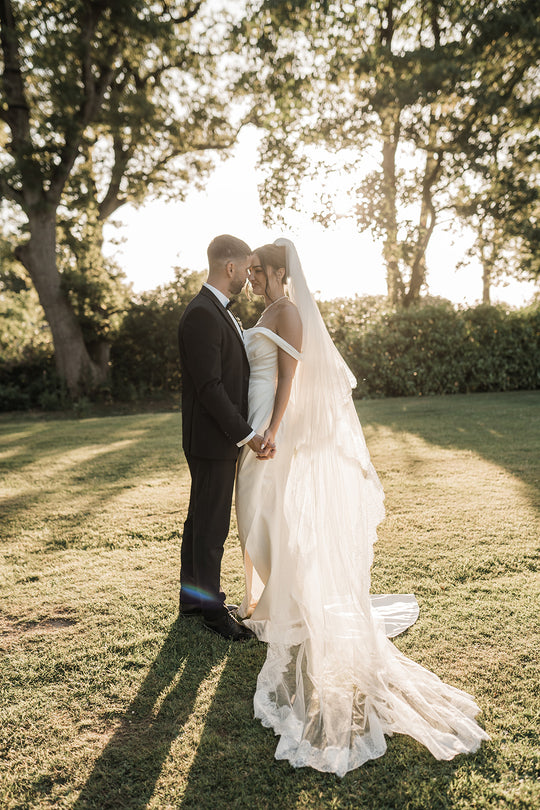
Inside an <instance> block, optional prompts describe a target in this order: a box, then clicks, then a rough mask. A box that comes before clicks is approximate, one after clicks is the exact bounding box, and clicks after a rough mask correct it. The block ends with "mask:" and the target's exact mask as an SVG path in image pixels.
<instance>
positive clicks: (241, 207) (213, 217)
mask: <svg viewBox="0 0 540 810" xmlns="http://www.w3.org/2000/svg"><path fill="white" fill-rule="evenodd" d="M257 142H258V135H257V132H256V130H255V129H253V128H251V129H249V128H248V129H246V130H245V131H244V132H243V133H242V135H241V137H240V139H239V142H238V144H237V147H236V149H235V153H234V155H233V156H232V157H231V158H229V159H228V160H226V161H223V162H222V163H220V164H218V166H217V168H216V170H215V171H214V173H213V175H212V176H211V177H210V179H209V181H208V183H207V186H206V189H205V190H204V191H202V192H197V191H193V192H192V193H190V195H189V196H188V198H187V200H186V201H185V202H184V203H175V202H162V201H152V202H148V203H147V204H146V205H144V206H143V207H141V208H139V209H138V210H137V209H134V208H133V207H131V206H125V207H124V208H121V209H120V210H119V211H118V213H117V214H116V216H115V219H116V220H117V221H119V222H121V223H122V227H121V228H119V229H117V228H114V227H112V226H110V225H107V227H106V230H105V238H106V245H105V250H106V252H107V253H108V255H112V256H114V257H115V258H116V260H117V262H118V263H119V265H120V266H121V267H122V269H123V270H124V271H125V273H126V275H127V277H128V280H129V281H131V282H132V284H133V288H134V290H135V291H137V292H139V291H142V290H151V289H153V288H155V287H157V286H158V285H160V284H165V283H166V282H168V281H170V280H172V278H173V268H174V267H185V268H188V269H189V270H197V271H199V270H205V269H206V266H207V265H206V247H207V245H208V243H209V242H210V241H211V240H212V238H213V237H214V236H217V235H218V234H220V233H231V234H233V235H234V236H238V237H240V238H242V239H244V240H245V241H246V242H247V243H248V244H249V245H250V246H252V247H253V248H256V247H257V246H260V245H262V244H265V243H266V242H273V241H274V239H277V237H278V236H287V237H288V238H290V239H293V240H294V242H295V244H296V247H297V249H298V253H299V255H300V259H301V261H302V265H303V267H304V272H305V273H306V276H307V279H308V283H309V285H310V287H311V290H312V291H313V292H315V293H318V294H319V297H321V298H323V299H330V298H336V297H339V296H353V295H355V294H358V295H366V294H371V295H377V294H385V293H386V285H385V271H384V267H383V263H382V260H381V256H380V245H379V244H378V243H376V242H374V240H373V238H372V237H371V235H370V234H368V233H364V234H359V233H358V232H357V230H356V228H355V226H354V223H353V222H352V221H349V220H341V221H340V222H339V224H338V225H336V226H334V227H332V228H328V229H325V228H323V226H322V225H318V224H316V223H313V222H311V220H310V218H309V216H308V215H306V216H302V215H300V214H297V213H294V212H291V213H290V215H287V217H286V220H287V223H288V226H289V227H288V230H287V231H286V232H284V231H283V230H282V229H280V228H274V229H272V230H268V229H267V228H265V227H264V226H263V224H262V219H263V217H262V211H261V207H260V204H259V198H258V191H257V184H258V183H259V182H261V180H262V176H260V175H257V172H256V171H255V162H256V151H257ZM118 237H121V238H122V239H123V240H124V241H123V243H122V244H120V245H115V244H113V242H114V240H115V239H118ZM470 239H471V237H470V236H468V237H467V236H462V237H457V236H456V235H455V234H454V235H451V234H448V233H446V232H445V231H443V230H442V229H440V230H436V231H435V232H434V234H433V237H432V240H431V244H430V248H429V251H428V256H427V259H428V283H429V291H430V293H431V294H432V295H440V296H443V297H445V298H449V299H451V300H452V301H454V302H456V303H462V304H474V303H477V302H478V301H479V300H480V298H481V294H482V279H481V271H480V267H479V266H478V265H474V264H471V265H469V266H468V267H464V268H461V269H459V270H456V265H457V264H458V262H459V261H460V260H461V259H462V258H463V256H464V253H465V251H466V249H467V247H468V245H469V244H470ZM453 242H454V244H453ZM533 293H534V285H532V284H527V283H519V282H512V283H511V284H510V285H508V286H507V287H500V288H499V289H494V290H493V295H492V298H493V301H494V302H495V301H504V302H506V303H508V304H511V305H513V306H521V305H523V304H524V303H526V302H527V301H528V300H530V299H531V297H532V295H533Z"/></svg>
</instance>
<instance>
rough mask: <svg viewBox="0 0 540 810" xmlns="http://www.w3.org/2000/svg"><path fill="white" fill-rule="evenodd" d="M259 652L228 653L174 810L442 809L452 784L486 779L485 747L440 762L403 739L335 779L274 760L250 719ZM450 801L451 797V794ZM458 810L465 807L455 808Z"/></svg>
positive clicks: (266, 734) (265, 734) (269, 738)
mask: <svg viewBox="0 0 540 810" xmlns="http://www.w3.org/2000/svg"><path fill="white" fill-rule="evenodd" d="M265 654H266V649H265V647H264V646H263V645H262V644H257V645H256V646H252V645H246V647H243V648H241V649H238V648H236V647H233V648H232V650H231V652H230V654H229V657H228V659H227V663H226V665H225V668H224V670H223V672H222V675H221V678H220V681H219V685H218V687H217V690H216V691H215V693H214V697H213V701H212V705H211V707H210V709H209V711H208V713H207V715H206V722H205V726H204V730H203V733H202V737H201V739H200V743H199V746H198V749H197V755H196V757H195V759H194V761H193V764H192V766H191V769H190V772H189V778H188V783H187V786H186V789H185V792H184V796H183V800H182V802H181V803H180V804H178V805H177V804H176V803H174V805H173V806H174V807H181V808H182V810H215V808H234V809H235V810H252V808H257V810H290V808H294V807H306V808H307V807H310V808H317V809H319V808H320V810H323V809H324V808H331V807H335V808H340V810H345V808H347V810H353V808H354V810H360V808H362V809H364V808H365V809H366V810H398V808H405V807H407V808H409V810H427V808H429V810H443V808H444V810H448V808H450V807H453V806H456V805H454V803H453V791H454V790H455V784H456V781H459V779H460V778H461V777H462V776H465V774H468V776H469V778H468V780H467V777H466V776H465V782H466V783H467V784H468V785H470V786H471V791H472V792H471V795H470V797H469V798H470V800H471V805H472V801H473V798H474V789H475V788H474V779H472V780H471V778H470V775H471V773H481V774H482V775H483V776H487V775H488V774H489V773H490V771H491V768H492V765H491V759H492V753H491V751H490V748H489V746H485V745H484V746H483V747H482V748H481V749H480V751H479V752H478V753H476V754H474V755H470V756H459V757H457V758H456V759H454V760H453V761H451V762H440V761H437V760H436V759H434V757H433V756H432V755H431V754H430V753H429V752H428V751H427V749H425V748H424V747H423V746H422V745H420V744H419V743H417V742H416V741H415V740H412V739H411V738H409V737H405V736H402V735H396V736H394V737H392V738H390V739H388V740H387V743H388V749H387V752H386V754H385V755H384V756H383V757H381V758H380V759H378V760H375V761H372V762H368V763H366V764H365V765H363V766H362V767H361V768H358V769H357V770H355V771H352V772H351V773H349V774H347V775H346V776H345V777H344V778H343V779H340V778H338V777H337V776H335V775H333V774H325V773H319V772H318V771H314V770H312V769H310V768H299V769H294V768H292V767H291V766H290V765H289V763H288V762H283V761H281V762H278V761H276V760H275V759H274V751H275V748H276V745H277V738H276V737H275V736H274V734H273V732H272V731H271V730H270V729H266V728H263V726H262V725H261V724H260V722H259V721H258V720H255V719H254V718H253V692H254V688H255V680H256V674H257V670H258V668H259V667H260V666H261V665H262V663H263V660H264V656H265ZM454 795H455V794H454ZM463 806H465V805H463Z"/></svg>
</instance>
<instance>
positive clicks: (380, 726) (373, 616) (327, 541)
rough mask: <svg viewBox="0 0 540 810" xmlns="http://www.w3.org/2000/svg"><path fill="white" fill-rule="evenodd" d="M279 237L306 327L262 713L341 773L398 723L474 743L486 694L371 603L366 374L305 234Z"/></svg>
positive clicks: (301, 754) (372, 519)
mask: <svg viewBox="0 0 540 810" xmlns="http://www.w3.org/2000/svg"><path fill="white" fill-rule="evenodd" d="M275 244H276V245H283V246H285V248H286V253H287V270H288V276H289V281H288V285H289V294H290V298H291V300H292V301H293V302H294V303H295V304H296V306H297V307H298V310H299V313H300V317H301V319H302V325H303V340H302V360H301V362H300V363H299V364H298V368H297V372H296V375H295V379H294V384H293V391H292V395H291V399H290V402H289V406H288V407H287V413H286V420H284V430H283V434H282V435H281V436H280V439H279V446H278V456H279V453H280V448H285V449H286V453H287V459H290V463H289V464H288V469H287V471H286V473H284V486H283V492H284V495H283V516H282V517H283V526H284V531H283V532H282V533H281V534H280V536H279V542H278V538H277V536H276V538H275V540H276V542H274V541H273V542H272V555H273V556H272V570H271V577H272V578H273V579H274V582H277V583H279V586H280V589H279V590H280V593H281V596H280V598H279V599H274V600H272V604H270V605H269V607H268V610H269V621H268V622H265V623H264V624H265V627H264V637H265V640H267V641H268V652H267V658H266V662H265V664H264V666H263V668H262V670H261V672H260V673H259V677H258V681H257V690H256V693H255V698H254V705H255V715H256V716H257V717H258V718H259V719H260V720H261V721H262V723H263V724H264V725H266V726H269V727H272V728H273V729H274V731H275V733H276V734H278V735H279V736H280V740H279V743H278V746H277V750H276V754H275V755H276V758H277V759H288V760H289V761H290V762H291V764H292V765H294V766H296V767H298V766H303V765H309V766H311V767H313V768H317V769H318V770H322V771H332V772H334V773H337V774H338V775H343V774H344V773H346V772H347V771H349V770H351V769H353V768H356V767H358V766H359V765H361V764H362V763H363V762H365V761H366V760H368V759H372V758H375V757H378V756H380V755H381V754H383V753H384V751H385V749H386V742H385V735H391V734H392V733H394V732H400V733H404V734H409V735H411V736H413V737H415V738H416V739H418V740H420V741H421V742H422V743H424V744H425V745H426V746H427V747H428V748H429V749H430V750H431V751H432V753H433V754H434V755H435V756H437V757H438V758H441V759H450V758H451V757H453V756H455V754H457V753H460V752H465V751H472V750H475V749H476V748H477V747H478V746H479V744H480V741H481V740H482V739H486V738H487V735H486V733H485V732H484V731H483V730H482V729H481V728H480V727H479V726H478V725H477V724H476V723H475V722H474V721H473V720H472V718H473V717H474V715H475V714H476V713H477V712H478V707H477V706H476V704H475V703H474V701H473V699H472V698H471V696H470V695H468V694H466V693H465V692H462V691H460V690H459V689H455V688H454V687H451V686H447V685H446V684H444V683H443V682H442V681H440V679H439V678H438V677H437V676H436V675H434V674H433V673H431V672H429V671H427V670H425V669H424V668H423V667H421V666H419V665H418V664H416V663H414V662H413V661H411V660H410V659H407V658H406V657H405V656H403V655H402V654H401V653H400V652H399V651H398V650H397V649H396V648H395V646H394V645H393V644H392V642H390V641H389V640H388V638H387V634H386V632H385V626H384V619H383V618H382V617H381V616H380V615H378V614H377V611H376V610H373V609H372V604H371V601H370V594H369V590H370V566H371V562H372V559H373V543H374V542H375V540H376V527H377V525H378V523H379V522H380V521H381V520H382V518H383V516H384V506H383V499H384V494H383V490H382V486H381V484H380V481H379V479H378V477H377V474H376V472H375V469H374V468H373V465H372V463H371V461H370V457H369V453H368V449H367V446H366V442H365V440H364V436H363V432H362V428H361V426H360V422H359V420H358V416H357V414H356V409H355V407H354V403H353V401H352V396H351V389H352V386H353V385H354V383H355V381H354V377H353V375H352V374H351V372H350V370H349V368H348V367H347V365H346V363H345V361H344V360H343V359H342V357H341V356H340V354H339V352H338V351H337V349H336V348H335V347H334V345H333V343H332V340H331V338H330V336H329V334H328V332H327V330H326V327H325V325H324V322H323V320H322V318H321V315H320V313H319V310H318V307H317V304H316V302H315V300H314V299H313V297H312V295H311V293H310V291H309V288H308V285H307V282H306V279H305V276H304V273H303V271H302V266H301V264H300V260H299V258H298V254H297V252H296V249H295V247H294V245H293V243H292V242H291V241H289V240H287V239H278V240H276V242H275ZM268 469H270V468H268ZM278 546H279V548H278ZM263 598H264V597H263ZM254 617H255V614H254ZM413 620H414V619H413ZM246 623H247V624H248V625H250V626H252V627H253V629H255V630H256V629H257V628H256V624H257V623H256V622H254V621H251V622H250V620H247V622H246ZM411 623H412V622H409V624H411Z"/></svg>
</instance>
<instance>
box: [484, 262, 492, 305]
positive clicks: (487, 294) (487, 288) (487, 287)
mask: <svg viewBox="0 0 540 810" xmlns="http://www.w3.org/2000/svg"><path fill="white" fill-rule="evenodd" d="M482 303H483V304H491V268H490V265H489V263H488V262H484V264H483V265H482Z"/></svg>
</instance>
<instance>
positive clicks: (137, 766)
mask: <svg viewBox="0 0 540 810" xmlns="http://www.w3.org/2000/svg"><path fill="white" fill-rule="evenodd" d="M202 635H203V634H202V633H201V634H198V633H197V632H196V620H190V621H189V622H186V621H185V620H184V621H183V622H182V621H178V620H177V621H176V622H175V623H174V624H173V626H172V628H171V630H170V633H169V635H168V636H167V638H166V640H165V643H164V644H163V647H162V648H161V650H160V652H159V655H158V657H157V658H156V660H155V661H154V663H153V664H152V666H151V668H150V670H149V672H148V675H147V676H146V678H145V680H144V682H143V684H142V685H141V688H140V689H139V692H138V693H137V695H136V697H135V699H134V700H133V702H132V703H131V705H130V706H129V707H128V709H127V711H126V712H125V714H124V715H123V717H122V718H121V724H120V727H119V728H118V729H117V731H116V732H115V733H114V735H113V737H112V739H111V740H110V742H109V743H108V744H107V746H106V747H105V749H104V751H103V753H102V754H101V756H100V757H99V759H98V760H97V762H96V764H95V766H94V769H93V771H92V773H91V774H90V776H89V778H88V780H87V782H86V784H85V785H84V787H83V789H82V791H81V793H80V794H79V797H78V799H77V801H76V803H75V804H74V807H75V808H77V810H90V809H92V810H108V808H110V810H120V808H129V810H137V808H143V807H146V805H147V803H148V802H149V800H150V798H151V796H152V794H153V792H154V789H155V785H156V781H157V779H158V778H159V775H160V773H161V770H162V767H163V763H164V762H165V760H166V758H167V756H168V754H169V750H170V747H171V744H172V743H173V742H174V740H175V739H176V738H177V737H178V736H179V735H181V733H182V729H183V726H184V725H185V723H186V722H187V721H188V719H189V717H190V715H191V713H192V710H193V706H194V703H195V699H196V697H197V691H198V689H199V687H200V685H201V683H203V681H204V680H205V679H206V678H207V677H208V675H209V673H210V672H211V670H212V668H213V667H214V666H215V665H216V664H217V663H219V661H221V660H223V658H224V656H225V655H226V654H227V651H228V648H227V646H226V645H224V644H220V643H217V644H213V643H211V642H212V641H213V639H212V638H210V639H209V638H208V634H204V639H202V638H199V636H202ZM209 642H210V643H209ZM181 667H183V670H182V674H181V675H180V677H179V679H178V682H177V683H175V684H174V686H173V687H172V688H171V684H172V683H173V681H174V680H175V677H176V676H177V674H178V672H179V670H180V669H181ZM167 689H169V690H170V691H169V692H168V693H167V694H166V696H165V698H164V700H163V702H162V703H161V705H160V707H159V709H158V711H157V713H156V712H155V708H154V707H155V706H156V702H157V701H158V699H159V698H160V696H162V695H163V693H164V692H166V691H167Z"/></svg>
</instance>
